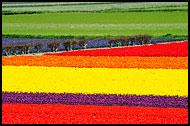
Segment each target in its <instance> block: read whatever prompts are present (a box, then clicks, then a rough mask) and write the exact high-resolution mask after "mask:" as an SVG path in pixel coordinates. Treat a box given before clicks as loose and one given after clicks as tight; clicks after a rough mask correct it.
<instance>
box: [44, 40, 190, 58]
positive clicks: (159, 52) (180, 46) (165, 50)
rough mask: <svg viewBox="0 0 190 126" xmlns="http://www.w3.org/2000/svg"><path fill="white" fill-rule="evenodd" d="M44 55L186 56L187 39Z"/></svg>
mask: <svg viewBox="0 0 190 126" xmlns="http://www.w3.org/2000/svg"><path fill="white" fill-rule="evenodd" d="M44 55H59V56H65V55H69V56H79V55H81V56H188V41H184V42H173V43H167V44H154V45H143V46H133V47H123V48H111V49H94V50H78V51H70V52H62V53H47V54H44Z"/></svg>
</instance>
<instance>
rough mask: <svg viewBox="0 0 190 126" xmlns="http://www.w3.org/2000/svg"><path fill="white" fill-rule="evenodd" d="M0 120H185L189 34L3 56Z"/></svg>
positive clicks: (114, 121) (5, 122) (150, 122)
mask: <svg viewBox="0 0 190 126" xmlns="http://www.w3.org/2000/svg"><path fill="white" fill-rule="evenodd" d="M2 123H3V124H188V41H182V42H171V43H162V44H152V45H142V46H129V47H118V48H106V49H105V48H104V49H87V50H76V51H68V52H61V53H45V54H43V55H38V56H26V55H22V56H11V57H4V56H2Z"/></svg>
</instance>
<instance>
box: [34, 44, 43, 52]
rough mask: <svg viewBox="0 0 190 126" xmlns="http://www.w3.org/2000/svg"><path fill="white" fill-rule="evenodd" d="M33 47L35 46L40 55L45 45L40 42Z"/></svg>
mask: <svg viewBox="0 0 190 126" xmlns="http://www.w3.org/2000/svg"><path fill="white" fill-rule="evenodd" d="M33 45H34V49H36V50H37V53H39V52H40V49H43V47H44V43H43V42H40V41H39V42H35V43H33Z"/></svg>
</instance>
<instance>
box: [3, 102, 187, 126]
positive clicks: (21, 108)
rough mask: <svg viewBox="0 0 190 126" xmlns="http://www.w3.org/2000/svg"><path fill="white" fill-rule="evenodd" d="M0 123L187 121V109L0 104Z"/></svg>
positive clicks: (142, 122)
mask: <svg viewBox="0 0 190 126" xmlns="http://www.w3.org/2000/svg"><path fill="white" fill-rule="evenodd" d="M2 120H3V122H2V123H3V124H8V123H9V124H10V123H13V124H21V123H22V124H55V123H56V124H81V123H82V124H94V123H96V124H100V123H102V124H188V109H183V108H155V107H126V106H92V105H61V104H55V105H53V104H43V105H37V104H6V103H5V104H2Z"/></svg>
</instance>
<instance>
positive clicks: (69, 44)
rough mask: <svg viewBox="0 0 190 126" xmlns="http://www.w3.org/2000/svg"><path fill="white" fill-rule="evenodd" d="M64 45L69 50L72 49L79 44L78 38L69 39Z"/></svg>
mask: <svg viewBox="0 0 190 126" xmlns="http://www.w3.org/2000/svg"><path fill="white" fill-rule="evenodd" d="M63 45H64V47H65V49H66V50H67V51H72V47H73V46H76V45H78V40H76V39H67V40H65V41H64V42H63Z"/></svg>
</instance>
